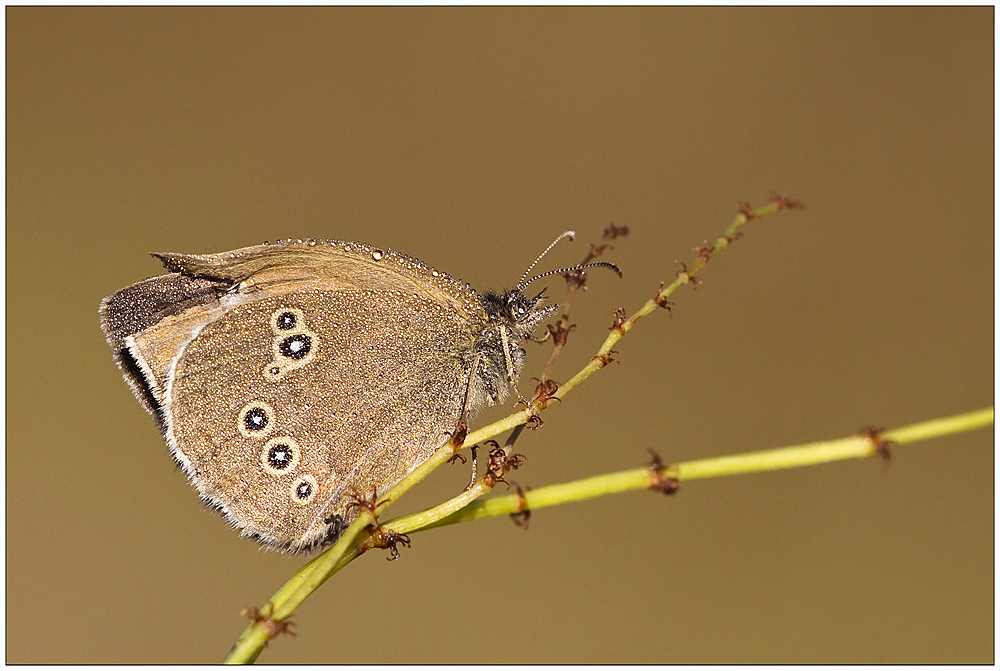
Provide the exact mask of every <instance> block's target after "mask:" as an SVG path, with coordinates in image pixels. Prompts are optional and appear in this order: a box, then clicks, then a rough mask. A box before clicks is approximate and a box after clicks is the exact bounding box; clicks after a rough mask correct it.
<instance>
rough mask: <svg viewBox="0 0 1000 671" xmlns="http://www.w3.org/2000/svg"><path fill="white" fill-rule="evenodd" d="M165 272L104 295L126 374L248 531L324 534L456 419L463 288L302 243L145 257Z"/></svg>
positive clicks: (347, 246)
mask: <svg viewBox="0 0 1000 671" xmlns="http://www.w3.org/2000/svg"><path fill="white" fill-rule="evenodd" d="M156 256H157V257H158V258H160V259H161V260H162V261H163V262H164V265H165V266H166V267H167V268H168V269H170V270H174V271H176V272H175V273H172V274H170V275H164V276H161V277H157V278H152V279H150V280H147V281H145V282H140V283H138V284H136V285H133V286H132V287H127V288H126V289H123V290H121V291H119V292H118V293H116V294H114V295H112V296H110V297H109V298H107V299H105V301H104V302H103V303H102V308H101V323H102V327H103V328H104V330H105V333H106V334H107V336H108V340H109V343H110V344H111V345H112V348H113V349H114V350H115V352H116V360H117V361H118V362H119V365H120V366H121V367H122V369H123V371H124V372H125V374H126V379H127V380H129V382H130V384H131V385H132V386H133V388H134V389H135V390H136V394H137V396H139V397H140V400H141V401H143V402H144V404H145V405H146V406H147V409H150V410H152V411H154V412H155V413H156V414H158V415H159V416H160V418H161V428H162V429H163V430H164V433H165V435H166V439H167V443H168V445H169V446H170V448H171V451H172V453H173V455H174V457H175V458H176V459H177V460H178V461H179V462H180V464H181V465H182V467H183V468H184V470H185V472H187V474H188V475H189V476H190V477H191V479H192V482H193V483H194V485H195V486H196V488H197V489H198V491H199V494H200V495H201V496H202V498H203V499H204V500H205V501H206V502H208V503H209V504H210V505H212V506H213V507H215V508H217V509H219V510H220V511H221V512H222V513H223V514H224V515H225V516H226V517H227V519H229V520H230V522H231V523H232V524H234V525H235V526H237V527H239V528H240V529H242V530H243V532H244V533H245V534H248V535H252V536H255V537H257V538H258V539H260V540H261V541H263V542H266V543H268V544H271V545H274V546H277V547H280V548H283V549H290V550H293V551H295V550H302V549H306V548H309V547H311V546H313V545H315V544H318V543H322V542H324V541H328V540H330V539H331V538H333V537H335V536H336V535H337V534H338V533H339V531H340V529H341V528H342V527H343V525H344V524H346V522H347V521H349V519H350V517H351V515H350V514H348V513H349V511H348V503H349V500H350V496H351V495H352V494H355V493H356V494H358V495H367V494H368V493H370V492H371V490H372V487H373V486H374V487H375V488H376V489H377V490H378V491H379V493H381V492H384V491H385V490H386V489H387V488H388V487H390V486H391V485H392V484H394V483H395V482H397V481H398V480H399V479H400V478H401V477H403V475H405V474H406V473H409V472H410V471H411V470H413V468H415V467H416V465H418V464H419V463H420V462H422V461H423V460H424V459H426V458H427V457H428V456H430V454H432V453H433V451H434V450H435V449H436V448H437V447H438V446H440V444H441V443H442V442H443V441H444V440H445V439H446V438H447V433H448V432H449V431H450V430H452V429H453V428H454V425H455V422H456V421H457V419H458V418H459V416H460V414H461V410H462V402H463V400H464V392H465V389H466V383H467V381H468V376H469V375H470V374H471V367H472V361H473V359H474V354H473V347H474V341H475V335H476V334H477V333H478V332H479V330H481V328H482V321H483V319H484V315H483V313H482V309H481V308H480V307H479V304H478V301H477V299H476V294H475V292H474V291H473V290H472V289H471V287H468V285H465V284H463V283H461V282H458V281H456V280H454V279H452V278H450V277H448V276H447V275H445V274H443V273H439V272H438V271H435V270H433V269H431V268H429V267H427V266H425V265H423V264H421V263H420V262H418V261H416V260H414V259H409V258H407V257H405V256H402V255H399V254H395V253H393V252H391V251H385V252H384V251H382V250H378V249H375V248H372V247H368V246H366V245H361V244H358V243H345V242H337V241H332V242H330V241H326V242H320V241H306V242H303V243H294V244H283V245H264V246H258V247H249V248H245V249H241V250H235V251H233V252H226V253H223V254H213V255H201V256H193V255H180V254H157V255H156Z"/></svg>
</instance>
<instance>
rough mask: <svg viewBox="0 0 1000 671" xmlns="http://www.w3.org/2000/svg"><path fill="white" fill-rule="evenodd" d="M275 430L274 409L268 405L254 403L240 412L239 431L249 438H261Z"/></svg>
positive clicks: (247, 405)
mask: <svg viewBox="0 0 1000 671" xmlns="http://www.w3.org/2000/svg"><path fill="white" fill-rule="evenodd" d="M273 428H274V409H273V408H271V406H269V405H268V404H267V403H262V402H260V401H253V402H251V403H247V404H246V405H245V406H243V409H242V410H240V415H239V429H240V433H242V434H243V435H244V436H246V437H247V438H260V437H262V436H266V435H267V434H269V433H271V430H272V429H273Z"/></svg>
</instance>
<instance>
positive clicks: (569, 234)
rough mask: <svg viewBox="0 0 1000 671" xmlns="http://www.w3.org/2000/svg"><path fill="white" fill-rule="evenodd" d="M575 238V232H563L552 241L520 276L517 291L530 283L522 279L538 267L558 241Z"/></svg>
mask: <svg viewBox="0 0 1000 671" xmlns="http://www.w3.org/2000/svg"><path fill="white" fill-rule="evenodd" d="M575 237H576V231H563V233H562V234H561V235H560V236H559V237H558V238H556V239H555V240H553V241H552V244H551V245H549V246H548V247H546V248H545V251H544V252H542V253H541V254H539V255H538V258H537V259H535V260H534V262H532V264H531V265H530V266H528V269H527V270H525V271H524V274H523V275H521V281H520V282H518V283H517V287H518V289H523V288H524V287H526V286H528V285H529V284H531V282H525V281H524V278H525V277H527V276H528V273H530V272H531V269H532V268H534V267H535V266H536V265H538V262H539V261H541V260H542V257H543V256H545V255H546V254H548V253H549V250H551V249H552V248H553V247H555V246H556V245H557V244H559V241H560V240H562V239H563V238H569V239H570V240H572V239H573V238H575ZM535 279H536V280H537V279H538V278H537V277H536V278H535ZM532 282H534V280H532Z"/></svg>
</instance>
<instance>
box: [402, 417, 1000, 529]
mask: <svg viewBox="0 0 1000 671" xmlns="http://www.w3.org/2000/svg"><path fill="white" fill-rule="evenodd" d="M992 424H993V408H984V409H982V410H977V411H975V412H969V413H965V414H961V415H954V416H951V417H942V418H940V419H934V420H931V421H928V422H921V423H919V424H911V425H909V426H904V427H900V428H898V429H893V430H892V431H884V432H882V433H880V434H879V438H880V439H881V440H883V441H890V442H891V443H892V445H905V444H907V443H914V442H917V441H921V440H929V439H931V438H940V437H942V436H947V435H951V434H956V433H963V432H966V431H972V430H974V429H981V428H984V427H987V426H990V425H992ZM892 445H890V446H889V449H892ZM877 454H879V449H878V446H877V445H876V443H875V442H874V441H873V440H872V439H871V438H869V437H866V436H860V435H855V436H848V437H846V438H840V439H838V440H829V441H824V442H819V443H807V444H805V445H793V446H789V447H781V448H777V449H773V450H763V451H760V452H746V453H743V454H734V455H730V456H724V457H713V458H710V459H698V460H696V461H686V462H682V463H678V464H675V465H673V466H668V467H666V468H664V469H663V470H662V471H661V472H660V473H659V475H660V477H668V478H672V479H675V480H677V481H678V482H686V481H688V480H699V479H703V478H718V477H723V476H727V475H742V474H747V473H760V472H762V471H776V470H781V469H786V468H799V467H802V466H815V465H818V464H825V463H829V462H833V461H843V460H845V459H864V458H866V457H872V456H875V455H877ZM656 479H657V478H656V474H654V471H653V470H652V469H651V468H650V467H648V466H647V467H644V468H634V469H631V470H627V471H620V472H617V473H608V474H605V475H598V476H595V477H592V478H584V479H583V480H576V481H574V482H567V483H563V484H558V485H550V486H548V487H540V488H538V489H534V490H531V491H530V492H524V493H523V494H509V495H506V496H497V497H494V498H490V499H486V500H482V501H476V502H474V503H472V504H470V505H469V506H467V507H465V508H463V509H462V510H459V511H458V512H456V513H453V514H451V515H449V516H448V517H445V518H443V519H440V520H437V521H435V522H433V523H431V524H428V525H426V526H423V525H422V524H421V520H422V517H421V514H420V513H417V514H415V515H407V516H404V517H400V518H397V519H395V520H391V521H389V522H386V523H385V526H386V527H388V528H390V529H392V530H393V531H396V532H397V533H414V532H417V531H424V530H425V529H433V528H435V527H440V526H445V525H448V524H457V523H459V522H468V521H471V520H476V519H483V518H486V517H496V516H498V515H509V514H512V513H517V512H520V511H522V510H524V509H527V510H535V509H538V508H546V507H548V506H556V505H560V504H563V503H572V502H574V501H584V500H586V499H592V498H595V497H598V496H606V495H608V494H618V493H621V492H627V491H633V490H636V489H649V488H651V487H653V486H654V485H655V482H656Z"/></svg>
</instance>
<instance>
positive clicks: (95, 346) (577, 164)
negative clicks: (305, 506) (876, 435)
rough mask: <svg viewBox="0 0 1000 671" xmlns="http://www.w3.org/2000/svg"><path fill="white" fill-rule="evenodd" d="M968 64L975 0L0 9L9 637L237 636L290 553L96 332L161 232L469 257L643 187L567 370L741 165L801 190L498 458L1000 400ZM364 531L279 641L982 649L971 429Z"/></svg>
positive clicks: (216, 644) (421, 658) (50, 654)
mask: <svg viewBox="0 0 1000 671" xmlns="http://www.w3.org/2000/svg"><path fill="white" fill-rule="evenodd" d="M992 66H993V9H992V8H979V9H747V10H741V9H626V10H609V9H568V10H564V9H293V10H279V9H233V10H230V9H184V8H181V9H64V8H48V9H45V8H43V9H26V8H13V9H11V8H9V9H7V151H8V153H7V375H8V377H7V438H8V442H7V445H8V449H7V464H6V465H7V661H8V662H140V663H141V662H147V663H148V662H215V661H219V660H221V659H222V657H223V655H224V654H225V653H226V651H227V650H228V648H229V646H230V644H231V643H232V641H233V640H234V639H235V637H236V636H237V634H238V633H239V632H240V631H241V630H242V628H243V627H244V625H245V620H243V619H241V618H240V616H239V611H240V608H241V607H243V606H247V605H251V604H256V605H262V604H263V603H265V602H266V601H267V599H268V597H269V596H270V595H271V594H272V593H273V592H274V591H275V590H276V589H277V588H278V587H280V586H281V584H282V583H283V582H284V581H285V579H286V578H287V577H288V576H290V575H291V573H292V572H293V571H295V570H296V569H297V568H298V567H299V566H300V565H301V564H302V563H303V561H304V560H303V558H301V557H298V558H296V557H289V556H282V555H278V554H275V553H272V552H266V551H261V550H260V549H258V547H257V545H255V544H254V543H252V542H250V541H247V540H243V539H241V538H239V537H238V535H237V534H236V533H235V532H233V531H231V530H229V529H228V528H227V527H226V525H225V524H224V523H223V521H222V520H221V518H219V517H217V516H216V515H215V514H213V513H211V512H210V511H208V510H206V509H204V508H203V507H202V506H201V505H200V504H199V502H198V500H197V498H196V496H195V495H194V492H193V490H192V489H191V488H190V487H189V485H188V484H187V483H186V481H185V478H184V476H183V475H182V474H181V473H180V472H177V471H175V470H174V468H173V467H172V464H171V461H170V459H169V457H168V454H167V450H166V447H165V446H164V444H163V442H162V441H161V439H160V437H159V435H158V433H157V431H156V429H155V428H154V426H153V423H152V421H151V420H150V418H149V417H148V416H147V415H146V414H145V413H144V412H143V411H142V409H141V408H140V407H139V405H138V403H137V402H136V401H135V400H134V399H133V398H132V395H131V393H130V392H129V390H128V389H127V387H126V385H125V384H124V383H123V381H122V380H121V376H120V375H119V373H118V371H117V369H116V368H115V366H114V364H113V363H112V360H111V354H110V351H109V350H108V348H107V346H106V344H105V342H104V339H103V337H102V335H101V332H100V330H99V328H98V322H97V305H98V302H99V300H100V299H101V297H103V296H104V295H106V294H109V293H111V292H113V291H114V290H116V289H118V288H120V287H122V286H124V285H126V284H130V283H132V282H135V281H138V280H140V279H143V278H145V277H147V276H150V275H154V274H158V273H159V272H160V269H159V267H158V264H157V263H156V262H155V261H154V260H153V259H151V258H150V257H148V256H147V255H146V254H147V252H149V251H153V250H161V251H182V252H216V251H223V250H228V249H233V248H236V247H242V246H245V245H251V244H258V243H260V242H262V241H264V240H274V239H275V238H278V237H289V236H290V237H306V236H315V237H330V238H342V239H347V240H361V241H365V242H368V243H372V244H377V245H380V246H384V247H391V248H393V249H397V250H400V251H402V252H404V253H406V254H408V255H411V256H415V257H417V258H419V259H421V260H423V261H426V262H427V263H429V264H432V265H434V266H436V267H437V268H439V269H442V270H445V271H447V272H450V273H452V274H453V275H456V276H458V277H460V278H462V279H464V280H466V281H468V282H470V283H471V284H472V285H473V286H476V287H478V288H480V289H485V288H488V287H490V286H494V287H502V286H505V285H506V286H509V285H512V284H513V283H514V282H516V280H517V278H518V277H519V276H520V273H521V272H522V270H523V269H524V268H525V266H526V264H527V263H529V262H530V261H531V260H532V259H533V258H534V257H535V256H536V255H537V254H538V252H539V251H541V250H542V249H543V248H544V246H545V245H546V244H547V243H548V242H549V241H550V240H551V239H552V238H553V237H554V236H555V235H556V234H557V233H559V232H560V231H562V230H564V229H567V228H575V229H576V230H577V231H578V232H579V233H580V237H581V239H580V241H578V242H576V243H574V244H571V245H564V246H562V247H561V248H559V249H557V250H556V251H555V252H554V253H553V254H552V255H551V257H550V258H548V259H547V260H546V264H547V265H548V267H554V266H555V265H556V264H566V263H571V262H574V261H575V260H577V259H578V258H580V257H582V256H583V254H584V253H585V251H586V246H587V242H588V241H589V240H591V239H595V238H596V237H597V236H599V234H600V231H601V230H602V229H603V228H604V226H605V225H607V224H608V223H609V222H612V221H613V222H615V223H616V224H619V225H627V226H629V227H631V229H632V235H631V236H630V237H629V238H627V239H625V240H621V241H618V242H616V245H615V247H616V248H615V250H614V251H613V252H612V253H611V254H610V255H609V256H608V257H607V258H609V259H612V260H614V261H616V262H618V263H619V264H620V265H621V267H622V268H623V269H624V271H625V279H624V280H618V279H616V278H614V277H613V276H611V275H610V274H606V273H597V274H594V275H592V277H591V281H590V287H591V290H590V292H589V293H588V294H587V295H586V296H584V297H583V299H582V300H579V301H578V302H577V303H576V304H575V311H574V321H575V322H576V323H577V324H578V330H577V331H576V333H575V334H574V337H573V338H572V339H571V341H570V345H569V347H568V349H567V351H566V353H565V356H564V357H563V359H562V360H561V362H560V366H559V368H558V369H557V370H556V372H555V376H554V377H555V378H556V379H557V380H565V379H566V378H568V377H569V376H570V375H571V374H572V373H573V372H575V371H576V370H577V369H578V368H579V367H580V366H581V365H582V364H583V363H584V362H586V360H587V359H588V358H589V357H590V356H591V355H592V354H593V352H594V350H595V348H596V347H597V345H598V344H599V342H600V341H601V340H602V339H603V337H604V335H605V334H606V333H607V327H608V326H609V324H610V323H611V319H612V310H613V309H614V308H616V307H619V306H621V307H625V308H626V309H628V310H629V311H632V310H634V309H635V308H637V307H638V306H639V305H640V304H641V302H642V301H644V300H646V299H647V298H648V297H650V296H651V295H652V294H653V292H654V290H655V289H656V287H657V285H658V283H659V282H660V280H662V279H670V278H672V277H673V276H674V273H675V271H676V269H677V266H676V265H675V263H674V260H675V259H690V258H692V256H693V252H692V251H691V249H692V247H695V246H697V245H699V244H701V243H702V241H703V240H705V239H706V238H712V239H714V237H715V236H716V235H718V234H719V233H720V232H721V231H722V230H723V229H724V228H725V226H726V225H727V224H728V223H729V221H730V220H731V219H732V216H733V215H734V213H735V211H736V207H737V203H738V202H739V201H741V200H744V199H748V200H750V201H751V202H752V203H753V204H754V205H760V204H763V203H764V202H765V201H766V200H767V198H768V195H769V194H770V192H771V191H781V192H787V193H789V194H790V195H792V196H793V197H795V198H797V199H800V200H802V201H804V202H805V203H806V204H807V206H808V209H807V210H806V211H805V212H801V213H792V214H785V215H777V216H772V217H769V218H767V219H765V220H762V221H759V222H754V223H753V224H751V225H750V226H748V227H747V229H746V236H745V237H744V238H743V239H742V240H741V241H740V242H739V243H737V244H736V245H735V246H734V247H733V248H732V249H731V250H729V251H727V252H725V253H724V254H723V255H720V256H719V257H717V259H716V261H715V262H713V263H712V264H711V265H710V266H709V268H708V269H707V270H706V271H705V273H704V275H703V279H704V286H703V287H701V288H699V289H698V290H697V291H692V290H690V289H686V290H684V291H681V292H680V293H679V294H678V295H677V297H676V303H677V305H676V307H675V308H674V315H673V318H672V319H668V318H667V315H666V313H663V312H659V313H656V314H654V315H653V316H652V317H651V318H649V319H648V320H646V321H644V322H642V323H640V325H639V327H638V328H637V329H636V330H635V331H634V332H633V333H632V334H630V335H629V336H628V337H627V338H626V339H625V340H624V341H623V342H622V343H621V346H620V347H618V349H619V350H620V352H621V354H620V357H619V358H620V359H621V365H620V366H611V367H609V368H607V369H606V370H604V371H603V372H601V373H600V375H599V376H598V377H597V378H595V379H593V380H592V381H591V382H590V383H588V384H586V385H585V386H584V387H582V388H581V389H579V390H578V391H577V392H574V393H573V394H572V395H571V396H570V397H569V398H567V400H566V403H565V404H563V405H562V406H559V405H555V406H554V407H553V408H551V409H550V411H549V412H547V413H546V414H545V422H546V423H545V427H544V429H543V430H541V431H538V432H534V433H531V434H528V435H525V436H524V437H523V439H522V440H521V441H520V442H519V444H518V449H519V451H521V452H524V453H525V454H527V456H528V462H527V464H526V466H525V467H524V468H523V469H522V470H520V471H518V472H517V473H516V474H514V479H516V480H517V481H519V482H521V483H523V484H530V485H533V486H540V485H544V484H552V483H557V482H563V481H567V480H571V479H574V478H578V477H583V476H588V475H594V474H598V473H603V472H608V471H614V470H621V469H625V468H631V467H635V466H637V465H641V464H643V463H645V462H646V460H647V459H648V455H647V454H646V451H645V450H646V448H649V447H653V448H656V449H657V450H658V451H659V452H660V453H661V454H662V455H663V457H664V459H665V460H666V461H668V462H672V461H680V460H687V459H692V458H699V457H706V456H714V455H722V454H728V453H734V452H740V451H746V450H754V449H762V448H768V447H777V446H781V445H786V444H791V443H796V442H805V441H811V440H819V439H826V438H835V437H840V436H845V435H850V434H852V433H854V432H856V431H858V430H859V429H860V428H861V427H863V426H866V425H880V426H888V427H893V426H899V425H902V424H906V423H910V422H916V421H920V420H925V419H930V418H933V417H937V416H942V415H948V414H952V413H958V412H964V411H969V410H974V409H977V408H981V407H984V406H988V405H990V404H991V403H992V402H993V363H994V362H993V261H994V259H993V235H994V227H993V178H994V177H993V67H992ZM549 287H550V290H551V292H552V293H554V294H555V295H557V296H558V295H559V293H560V291H559V287H558V282H557V281H554V282H550V283H549ZM532 347H533V349H531V350H529V367H528V371H529V372H528V373H527V376H530V375H532V374H536V375H537V373H538V371H539V370H540V369H541V366H542V364H543V363H544V360H545V357H546V356H547V353H548V346H547V345H546V346H541V347H538V348H535V347H534V346H532ZM522 389H524V390H527V389H528V384H522ZM501 415H502V412H501V411H497V412H493V413H490V414H488V415H486V416H481V417H480V420H481V421H485V420H487V419H490V418H496V417H499V416H501ZM467 477H468V472H467V469H465V468H452V469H443V470H442V471H441V472H439V473H436V474H435V476H434V477H432V478H431V479H430V480H428V481H427V482H425V483H423V484H422V485H421V486H420V487H418V488H417V489H416V490H415V491H413V492H412V493H411V495H410V496H408V497H407V499H405V500H404V501H403V502H402V503H401V504H400V505H399V506H398V507H397V508H396V509H395V510H394V511H393V512H394V513H402V512H406V511H408V510H413V509H417V508H418V507H420V506H427V505H432V504H433V503H436V502H439V501H441V500H443V499H445V498H447V497H449V496H451V495H454V494H456V493H457V492H458V491H460V490H461V488H462V487H463V486H464V483H465V482H466V479H467ZM383 556H384V555H380V554H378V553H371V554H369V555H368V556H365V557H364V558H363V559H362V560H361V561H358V562H356V563H355V564H354V565H352V566H350V567H349V568H348V569H347V570H345V571H344V572H343V573H341V574H340V575H338V576H336V577H335V578H334V579H333V580H331V581H330V582H329V583H327V584H326V585H324V586H323V588H322V589H321V590H320V592H319V593H317V594H316V595H315V596H314V597H313V598H312V599H310V600H309V601H308V602H307V603H306V604H305V606H304V607H303V608H302V609H301V610H300V612H299V614H298V616H297V622H298V637H297V638H295V639H292V638H289V637H282V638H280V639H278V640H275V641H273V642H272V643H271V645H270V647H269V648H268V649H267V650H266V651H265V652H264V654H263V656H262V657H261V661H268V662H306V661H309V662H991V661H993V624H994V623H993V605H994V602H993V588H994V583H993V580H994V576H993V440H992V432H991V431H979V432H976V433H971V434H966V435H962V436H957V437H951V438H947V439H942V440H937V441H934V442H930V443H922V444H918V445H914V446H908V447H904V448H899V449H898V450H897V451H896V453H895V456H894V458H893V460H892V463H891V465H890V466H888V467H885V466H883V465H882V464H881V463H880V462H879V461H878V460H867V461H861V462H851V463H842V464H836V465H829V466H823V467H816V468H811V469H801V470H796V471H786V472H781V473H774V474H766V475H758V476H745V477H736V478H728V479H720V480H713V481H701V482H692V483H689V484H687V485H684V486H683V487H682V489H681V491H680V493H679V494H678V495H677V496H675V497H672V498H666V497H663V496H659V495H654V494H652V493H633V494H627V495H620V496H616V497H608V498H604V499H601V500H595V501H590V502H587V503H582V504H576V505H570V506H563V507H560V508H553V509H547V510H543V511H538V512H537V513H536V514H535V516H534V517H533V518H532V520H531V528H530V530H528V531H527V532H525V531H522V530H520V529H518V528H517V527H515V526H514V525H513V524H512V523H511V522H510V521H509V520H508V519H495V520H490V521H485V522H478V523H473V524H466V525H460V526H456V527H450V528H447V529H441V530H437V531H433V532H428V533H422V534H419V535H417V536H415V537H414V539H413V548H412V549H410V550H405V549H404V550H403V554H402V558H401V559H400V561H398V562H395V563H392V564H389V563H387V562H385V561H384V559H383Z"/></svg>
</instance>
